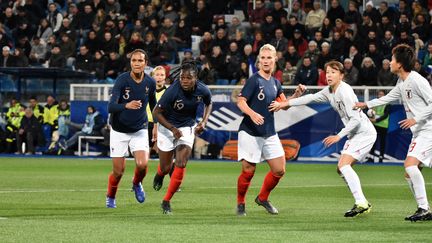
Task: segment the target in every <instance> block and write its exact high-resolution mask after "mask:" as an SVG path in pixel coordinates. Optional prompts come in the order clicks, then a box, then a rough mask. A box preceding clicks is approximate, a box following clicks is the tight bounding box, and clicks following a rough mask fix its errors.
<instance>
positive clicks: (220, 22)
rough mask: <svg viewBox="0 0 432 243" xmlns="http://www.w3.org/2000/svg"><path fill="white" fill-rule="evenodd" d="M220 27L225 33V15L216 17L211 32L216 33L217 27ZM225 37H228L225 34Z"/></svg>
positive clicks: (226, 28) (226, 27)
mask: <svg viewBox="0 0 432 243" xmlns="http://www.w3.org/2000/svg"><path fill="white" fill-rule="evenodd" d="M221 28H222V29H224V30H225V33H227V30H228V26H227V24H226V23H225V17H223V16H222V17H218V18H217V19H216V24H215V25H214V27H213V33H216V32H217V31H218V29H221ZM227 38H228V35H227Z"/></svg>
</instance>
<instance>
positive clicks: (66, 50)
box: [59, 33, 76, 67]
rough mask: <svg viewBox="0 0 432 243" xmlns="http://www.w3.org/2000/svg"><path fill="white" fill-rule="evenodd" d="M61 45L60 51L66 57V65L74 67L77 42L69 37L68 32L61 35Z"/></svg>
mask: <svg viewBox="0 0 432 243" xmlns="http://www.w3.org/2000/svg"><path fill="white" fill-rule="evenodd" d="M59 47H60V53H61V54H62V55H63V56H64V57H65V58H66V66H67V67H72V65H73V62H74V61H75V50H76V45H75V42H73V41H72V40H71V39H70V38H69V35H68V34H66V33H63V35H62V36H61V41H60V43H59Z"/></svg>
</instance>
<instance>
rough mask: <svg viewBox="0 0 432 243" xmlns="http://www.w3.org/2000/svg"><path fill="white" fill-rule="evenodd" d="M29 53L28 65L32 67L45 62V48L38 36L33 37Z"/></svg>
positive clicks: (43, 42)
mask: <svg viewBox="0 0 432 243" xmlns="http://www.w3.org/2000/svg"><path fill="white" fill-rule="evenodd" d="M31 46H32V48H31V51H30V58H29V59H30V63H31V64H33V65H40V64H42V63H44V62H45V60H46V55H47V46H46V43H45V41H44V40H41V39H40V38H39V37H38V36H34V37H33V41H32V44H31Z"/></svg>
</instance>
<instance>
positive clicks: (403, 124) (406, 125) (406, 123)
mask: <svg viewBox="0 0 432 243" xmlns="http://www.w3.org/2000/svg"><path fill="white" fill-rule="evenodd" d="M398 123H399V126H400V128H402V129H404V130H406V129H409V128H410V127H412V126H414V125H415V124H417V121H416V120H415V119H414V118H409V119H405V120H402V121H400V122H398Z"/></svg>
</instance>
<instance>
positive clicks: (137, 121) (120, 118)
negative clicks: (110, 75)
mask: <svg viewBox="0 0 432 243" xmlns="http://www.w3.org/2000/svg"><path fill="white" fill-rule="evenodd" d="M147 60H148V56H147V54H146V53H145V51H143V50H141V49H136V50H134V51H132V52H131V59H130V65H131V69H132V71H131V72H126V73H123V74H121V75H120V76H118V78H117V80H116V82H115V84H114V87H113V90H112V96H111V99H110V102H109V104H108V111H109V113H111V117H110V124H111V132H110V147H111V157H112V161H113V171H112V173H111V174H110V175H109V179H108V192H107V197H106V206H107V207H108V208H115V207H116V201H115V196H116V192H117V187H118V184H119V182H120V179H121V177H122V176H123V172H124V170H125V166H126V160H125V156H126V155H127V154H128V148H130V151H131V152H132V153H133V156H134V158H135V164H136V167H135V175H134V177H133V181H132V190H133V191H134V192H135V198H136V200H137V201H138V202H139V203H143V202H144V200H145V193H144V190H143V188H142V185H141V183H142V180H143V179H144V177H145V175H146V173H147V163H148V157H149V143H148V132H147V113H146V106H147V103H149V104H150V108H153V107H154V106H155V105H156V97H155V91H156V84H155V81H154V80H153V79H152V78H151V77H149V76H147V75H145V73H144V68H145V66H146V65H147Z"/></svg>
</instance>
